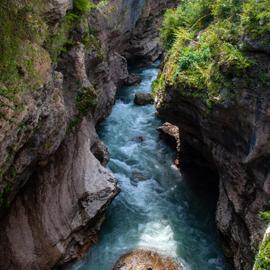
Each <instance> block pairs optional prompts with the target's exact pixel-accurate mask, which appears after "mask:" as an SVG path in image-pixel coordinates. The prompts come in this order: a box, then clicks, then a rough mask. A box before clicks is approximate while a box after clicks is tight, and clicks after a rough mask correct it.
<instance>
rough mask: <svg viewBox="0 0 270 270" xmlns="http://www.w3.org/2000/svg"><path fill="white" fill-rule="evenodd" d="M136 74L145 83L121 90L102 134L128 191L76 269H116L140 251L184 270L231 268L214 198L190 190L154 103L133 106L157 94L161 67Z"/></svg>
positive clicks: (115, 204)
mask: <svg viewBox="0 0 270 270" xmlns="http://www.w3.org/2000/svg"><path fill="white" fill-rule="evenodd" d="M136 72H137V73H138V74H140V75H141V76H142V78H143V81H142V83H141V84H140V85H139V86H132V87H125V88H123V89H121V90H120V91H119V93H118V97H117V102H116V104H115V106H114V109H113V112H112V114H111V115H110V117H108V118H107V120H106V121H105V122H103V124H102V125H101V127H100V132H99V134H100V136H101V138H102V139H103V140H104V142H105V143H106V144H107V146H108V147H109V150H110V153H111V161H110V163H109V168H110V170H111V171H112V172H113V173H114V175H115V176H116V177H117V179H118V180H119V184H120V186H121V189H122V192H121V193H120V195H119V196H118V197H117V198H116V199H115V200H114V202H113V203H112V205H111V207H110V208H109V210H108V212H107V219H106V221H105V223H104V225H103V226H102V230H101V232H100V235H99V242H98V244H97V245H96V246H94V247H93V248H92V249H91V250H90V252H89V253H88V255H87V256H86V258H85V259H84V260H83V261H81V262H78V263H77V264H76V265H74V266H73V267H72V269H73V270H86V269H88V270H111V269H112V267H113V266H114V263H115V262H116V261H117V259H118V258H119V257H120V256H121V255H122V254H124V253H126V252H127V251H130V250H133V249H137V248H150V249H156V250H158V251H159V252H161V253H163V254H165V255H169V256H172V257H174V258H175V259H176V260H177V261H179V262H180V263H181V264H182V265H183V266H184V269H192V270H215V269H224V270H225V269H229V268H228V266H226V265H225V262H224V258H223V254H222V251H221V248H220V244H219V241H218V235H217V232H216V228H215V224H214V209H215V199H212V198H214V197H215V196H212V194H206V193H205V192H200V190H193V189H192V188H190V186H189V185H188V183H187V182H186V181H184V180H183V177H182V176H181V174H180V173H179V171H178V170H177V169H176V168H175V167H174V166H173V165H172V160H173V157H174V152H173V150H172V149H171V148H170V147H168V146H167V145H166V144H165V143H164V142H163V141H162V140H160V138H159V136H158V132H157V131H156V128H157V127H158V126H159V125H160V124H161V122H160V120H159V119H157V118H156V116H155V109H154V106H152V105H147V106H144V107H139V106H135V105H134V104H133V98H134V93H136V92H137V91H144V92H149V91H150V90H151V82H152V81H153V80H154V79H155V78H156V76H157V73H158V69H157V68H156V67H155V66H151V67H148V68H146V69H140V70H137V71H136ZM138 136H142V137H143V138H144V140H143V142H140V141H138V140H137V139H136V138H137V137H138ZM136 178H140V179H141V180H142V178H143V180H144V181H139V182H138V179H137V180H136ZM200 180H203V179H198V181H200Z"/></svg>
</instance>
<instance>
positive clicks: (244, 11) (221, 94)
mask: <svg viewBox="0 0 270 270" xmlns="http://www.w3.org/2000/svg"><path fill="white" fill-rule="evenodd" d="M269 15H270V0H259V1H257V0H247V1H241V0H190V1H187V0H184V1H182V3H181V4H180V5H179V7H178V8H177V9H175V10H168V11H167V12H166V14H165V19H164V23H163V27H162V31H161V36H162V39H163V42H164V46H165V48H166V49H167V50H168V53H167V57H166V61H165V66H164V68H163V72H162V73H161V74H160V75H159V78H158V80H157V81H156V82H155V83H154V85H153V89H154V92H158V91H162V90H164V89H165V87H166V86H167V85H171V86H174V88H177V89H180V90H181V91H182V93H183V94H187V95H192V96H194V97H200V98H202V99H203V100H204V101H206V103H207V104H208V105H212V104H213V103H218V102H221V101H223V100H226V99H228V98H232V97H233V95H234V94H235V93H233V91H232V88H233V83H234V81H235V80H237V79H238V78H240V79H241V80H242V82H243V83H244V84H246V85H243V86H244V87H245V86H248V84H250V83H252V82H251V80H250V79H249V74H248V72H249V70H250V68H251V67H253V66H254V65H256V62H255V61H254V60H251V59H249V58H248V53H247V50H246V47H247V46H246V44H245V41H244V38H243V37H245V36H249V38H251V39H254V38H257V37H259V36H260V35H261V34H264V35H266V33H269V34H270V27H269V26H270V16H269ZM266 74H267V73H266V72H265V71H264V70H259V71H258V78H256V79H259V81H261V83H265V81H266V80H267V79H269V78H268V77H267V75H266ZM264 75H265V76H264ZM249 86H250V85H249Z"/></svg>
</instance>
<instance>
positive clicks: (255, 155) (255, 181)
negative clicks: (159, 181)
mask: <svg viewBox="0 0 270 270" xmlns="http://www.w3.org/2000/svg"><path fill="white" fill-rule="evenodd" d="M267 59H269V55H266V54H265V55H264V60H262V64H264V65H265V64H267V65H268V66H269V60H267ZM268 70H269V67H268ZM234 91H236V92H237V98H236V99H235V100H234V101H229V100H225V101H224V102H223V103H221V104H218V105H216V106H214V107H213V108H212V110H211V111H209V108H208V107H207V105H206V104H205V103H204V102H203V101H202V100H201V99H200V98H194V97H193V96H192V95H188V94H187V93H186V92H185V90H184V89H181V90H179V89H174V88H173V87H169V86H168V87H167V88H166V90H165V91H164V93H163V94H161V95H160V96H159V97H157V104H156V105H157V109H158V112H159V115H160V116H161V117H162V118H164V119H165V120H166V121H169V122H171V123H173V124H174V125H177V126H178V127H179V128H180V129H181V153H180V154H181V160H185V159H189V154H188V153H198V155H197V156H196V155H195V156H196V157H198V156H200V158H201V159H204V161H206V163H207V164H208V166H209V167H211V168H212V169H214V170H215V171H217V173H218V175H219V200H218V204H217V212H216V222H217V226H218V228H219V230H220V231H221V233H222V234H223V236H224V239H225V242H226V243H227V249H226V250H227V255H229V256H232V257H233V260H234V265H235V268H236V269H243V270H247V269H252V265H253V263H254V257H255V254H256V251H257V247H258V244H259V242H260V239H261V238H262V235H263V233H264V229H265V222H263V221H262V220H261V219H260V218H259V217H258V212H259V211H261V210H262V209H265V208H266V207H267V205H268V204H269V199H270V189H269V186H270V147H269V132H270V114H269V112H270V111H269V108H270V95H269V91H268V90H266V89H263V88H258V89H248V88H241V87H240V84H239V85H238V84H235V89H234ZM196 159H197V158H195V159H194V160H196Z"/></svg>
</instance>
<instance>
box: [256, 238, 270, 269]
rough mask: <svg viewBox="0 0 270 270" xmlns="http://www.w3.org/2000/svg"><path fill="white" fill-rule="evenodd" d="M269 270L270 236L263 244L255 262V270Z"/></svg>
mask: <svg viewBox="0 0 270 270" xmlns="http://www.w3.org/2000/svg"><path fill="white" fill-rule="evenodd" d="M268 269H270V236H267V237H266V239H265V240H264V241H263V243H262V244H261V246H260V249H259V252H258V254H257V257H256V261H255V270H268Z"/></svg>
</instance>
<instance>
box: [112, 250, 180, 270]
mask: <svg viewBox="0 0 270 270" xmlns="http://www.w3.org/2000/svg"><path fill="white" fill-rule="evenodd" d="M165 269H166V270H182V267H180V266H179V265H178V264H177V263H176V262H175V261H174V260H173V259H171V258H169V257H163V256H162V255H160V254H158V253H157V252H155V251H149V250H136V251H132V252H130V253H128V254H126V255H124V256H122V257H121V258H120V259H119V261H118V262H117V263H116V265H115V266H114V268H113V270H165Z"/></svg>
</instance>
